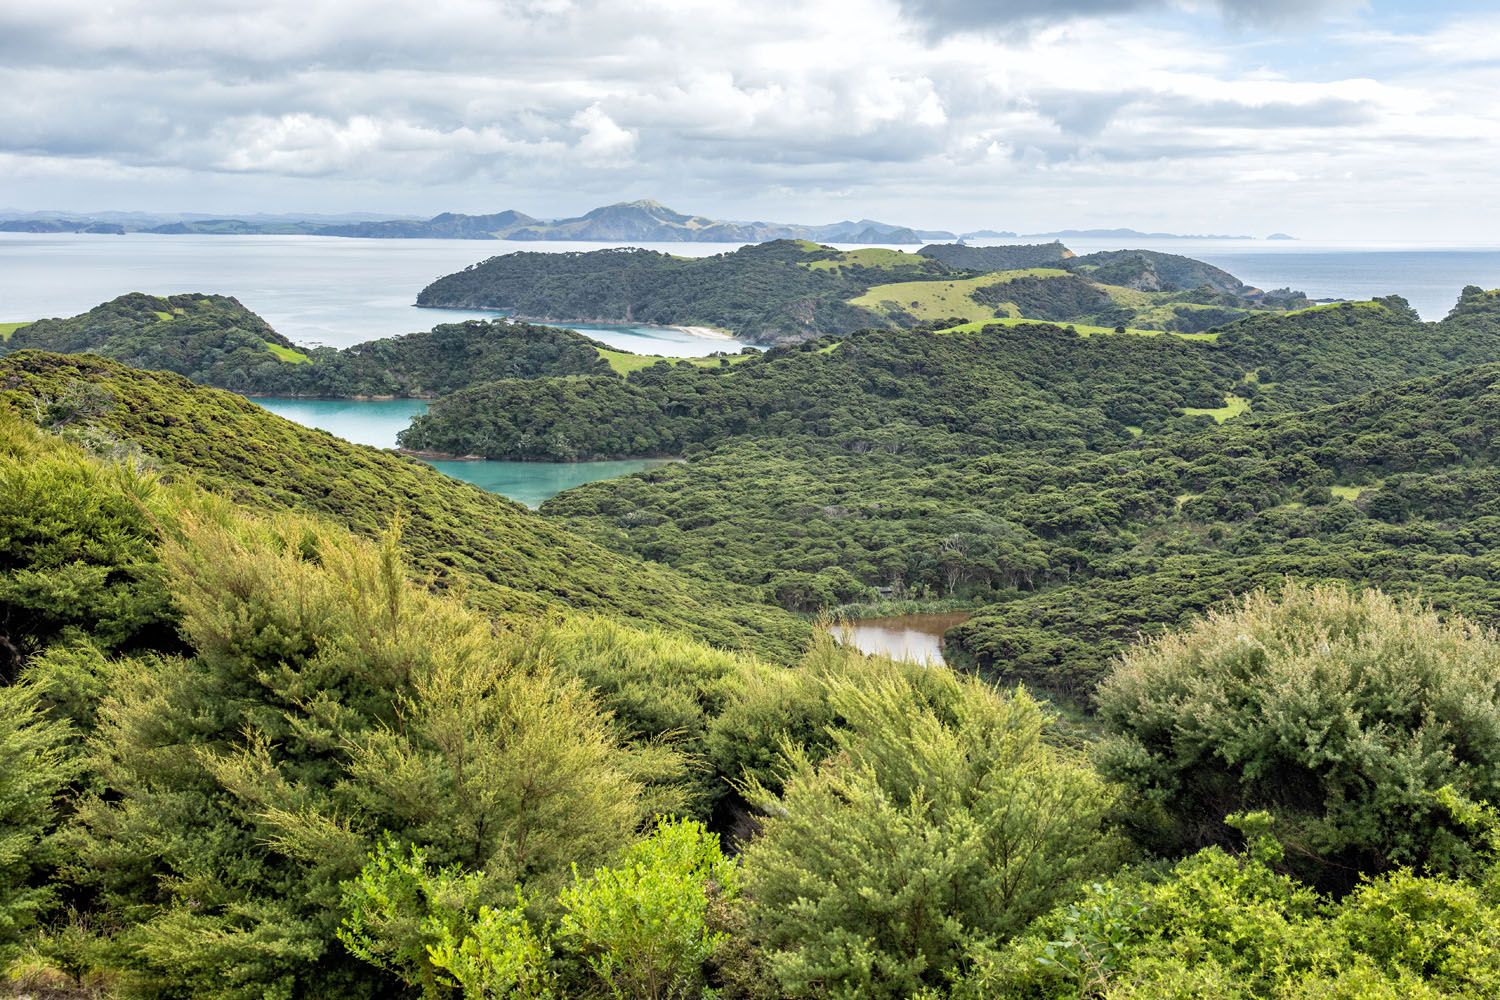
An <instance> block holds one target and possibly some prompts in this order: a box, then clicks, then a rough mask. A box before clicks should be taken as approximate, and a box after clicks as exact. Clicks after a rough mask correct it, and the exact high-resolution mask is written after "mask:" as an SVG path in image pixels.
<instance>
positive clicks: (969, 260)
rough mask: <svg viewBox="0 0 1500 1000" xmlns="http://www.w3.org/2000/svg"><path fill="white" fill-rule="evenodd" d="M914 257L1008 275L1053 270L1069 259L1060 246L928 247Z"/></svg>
mask: <svg viewBox="0 0 1500 1000" xmlns="http://www.w3.org/2000/svg"><path fill="white" fill-rule="evenodd" d="M917 253H919V254H921V255H922V256H923V257H931V258H932V259H933V260H936V261H941V262H942V263H944V264H947V265H948V266H949V267H951V268H953V269H955V270H958V271H1011V270H1016V269H1019V268H1027V267H1056V266H1058V264H1059V262H1060V261H1064V260H1067V259H1068V258H1070V257H1072V256H1073V251H1071V250H1069V249H1068V248H1067V247H1065V246H1063V245H1062V244H1061V243H1036V244H1032V245H1030V246H995V247H974V246H969V245H967V244H964V243H929V244H928V245H927V246H924V247H923V248H922V249H920V250H918V251H917Z"/></svg>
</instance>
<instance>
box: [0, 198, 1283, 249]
mask: <svg viewBox="0 0 1500 1000" xmlns="http://www.w3.org/2000/svg"><path fill="white" fill-rule="evenodd" d="M0 232H12V233H16V232H19V233H100V234H117V235H123V234H125V233H158V234H163V235H172V236H178V235H184V234H196V235H206V236H287V235H299V234H300V235H307V236H350V237H360V238H363V239H425V240H522V241H544V240H573V241H578V242H585V243H590V242H598V243H628V242H634V243H765V242H768V241H770V240H812V241H814V242H817V243H859V244H872V243H882V244H887V245H890V244H913V243H927V242H932V241H951V240H956V239H959V238H960V237H958V236H955V235H954V234H953V233H950V232H947V231H946V230H942V229H913V228H911V227H909V226H897V225H892V224H890V223H887V222H876V221H875V220H873V219H860V220H858V221H849V220H845V221H843V222H834V223H831V224H829V225H825V226H809V225H802V224H799V223H788V222H734V221H726V220H724V219H711V218H708V217H707V216H702V215H686V214H684V213H682V212H677V211H674V210H672V209H670V208H668V207H667V206H665V205H663V204H661V203H660V202H656V201H646V200H642V201H623V202H619V203H618V204H614V205H605V206H603V207H601V208H596V209H594V210H593V211H591V212H585V213H584V214H583V215H580V216H577V217H575V218H569V219H539V218H536V217H535V216H531V215H527V214H526V213H525V212H518V211H516V210H514V209H509V210H506V211H504V212H496V213H494V214H493V215H464V214H462V213H459V212H444V213H442V214H441V215H435V216H433V217H432V218H430V219H414V218H399V217H393V216H379V215H373V214H368V213H352V214H349V215H344V216H332V215H303V216H298V215H289V214H275V215H270V214H264V215H246V216H236V217H217V218H216V217H213V216H207V215H191V214H183V215H177V216H167V215H151V214H149V213H144V212H96V213H91V214H70V213H64V212H5V211H0ZM1015 235H1016V234H1015V233H1013V232H1009V231H1002V230H995V229H978V230H974V231H972V232H967V233H964V234H963V235H962V238H963V239H978V240H987V239H1009V238H1011V237H1014V236H1015ZM1028 235H1031V236H1036V237H1045V238H1047V239H1068V238H1075V239H1109V240H1248V239H1253V238H1254V237H1251V236H1222V235H1205V236H1185V235H1180V234H1178V233H1143V232H1140V231H1139V230H1135V229H1062V230H1059V231H1057V232H1053V233H1031V234H1028ZM1268 238H1269V239H1274V240H1289V239H1292V237H1290V236H1287V235H1286V234H1285V233H1276V234H1275V235H1273V236H1270V237H1268Z"/></svg>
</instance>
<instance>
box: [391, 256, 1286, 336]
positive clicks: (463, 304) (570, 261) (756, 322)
mask: <svg viewBox="0 0 1500 1000" xmlns="http://www.w3.org/2000/svg"><path fill="white" fill-rule="evenodd" d="M1028 261H1031V262H1036V263H1035V264H1034V265H1028V266H1025V267H1019V268H1018V267H1016V266H1015V265H1017V264H1025V263H1026V262H1028ZM997 263H998V264H1001V265H1004V267H1003V268H1002V269H999V270H996V269H994V268H992V267H991V265H993V264H997ZM1114 278H1118V279H1119V280H1121V281H1125V282H1128V284H1120V285H1116V284H1111V283H1110V282H1109V281H1108V280H1105V279H1114ZM1147 286H1149V287H1147ZM417 304H418V305H423V306H442V307H449V308H467V309H509V310H512V311H513V312H515V313H516V314H518V315H521V316H525V317H528V318H532V319H540V320H547V321H556V322H569V321H574V322H585V321H605V322H637V323H660V324H666V325H674V324H681V325H694V326H715V327H721V328H723V329H727V330H730V331H732V332H733V333H735V334H736V335H737V336H739V337H741V338H743V339H746V340H749V341H752V342H755V343H761V344H783V343H793V342H797V341H801V340H807V339H812V338H815V337H818V336H823V335H828V334H843V333H848V332H851V331H853V330H857V329H864V328H868V327H880V326H915V325H918V324H921V323H933V322H937V321H940V320H945V319H952V320H956V321H967V322H983V321H985V320H990V319H1009V320H1034V319H1042V320H1050V321H1056V322H1067V323H1076V324H1079V325H1082V326H1093V327H1100V328H1105V329H1114V328H1115V327H1117V326H1122V327H1125V328H1127V329H1141V330H1148V331H1159V332H1177V333H1201V332H1204V331H1206V330H1208V329H1211V328H1213V327H1215V326H1218V325H1221V324H1223V323H1227V322H1231V321H1233V320H1235V319H1240V318H1242V317H1244V316H1247V315H1250V314H1251V313H1252V312H1255V311H1264V310H1282V309H1286V308H1288V307H1296V306H1303V305H1308V304H1310V303H1308V302H1307V300H1306V299H1305V298H1303V297H1301V296H1300V295H1296V294H1294V293H1288V294H1286V295H1284V296H1266V295H1264V294H1263V293H1261V292H1260V291H1259V290H1257V289H1251V288H1248V287H1247V286H1245V285H1243V284H1242V283H1240V282H1239V281H1238V280H1237V279H1235V278H1234V277H1233V276H1232V275H1228V274H1226V273H1225V272H1222V271H1219V270H1218V269H1217V268H1212V267H1210V266H1209V265H1207V264H1203V263H1201V262H1199V261H1193V260H1190V259H1188V258H1185V257H1174V256H1172V255H1170V254H1153V253H1151V252H1149V251H1130V252H1128V253H1126V254H1125V255H1123V256H1113V257H1112V256H1109V255H1104V256H1100V255H1091V257H1090V259H1089V260H1088V262H1087V263H1085V264H1082V265H1080V264H1079V263H1078V261H1077V260H1073V259H1071V251H1069V250H1067V248H1066V247H1063V246H1062V245H1061V244H1047V245H1041V246H1032V247H966V246H961V245H929V246H926V247H924V248H923V249H922V250H921V251H919V252H918V253H917V254H907V253H904V252H901V251H897V250H891V249H887V248H879V247H870V248H864V249H859V250H850V251H839V250H836V249H834V248H832V247H828V246H821V245H819V244H816V243H810V242H806V241H792V240H780V241H774V242H770V243H764V244H759V245H756V246H749V247H744V248H743V249H740V250H737V251H735V252H733V253H727V254H718V255H716V256H713V257H703V258H679V257H675V256H672V255H669V254H663V253H657V252H654V251H647V250H638V249H618V250H598V251H591V252H572V253H564V254H538V253H511V254H505V255H502V256H499V257H492V258H490V259H489V260H486V261H482V262H481V263H478V264H475V265H473V266H471V267H469V268H466V269H464V270H463V271H460V272H457V273H455V274H450V275H446V276H444V277H442V278H439V279H438V280H437V281H434V282H433V283H432V284H430V285H428V286H427V287H426V288H424V289H423V290H422V292H421V293H420V294H419V295H418V296H417Z"/></svg>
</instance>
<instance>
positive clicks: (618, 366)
mask: <svg viewBox="0 0 1500 1000" xmlns="http://www.w3.org/2000/svg"><path fill="white" fill-rule="evenodd" d="M594 350H596V351H598V352H599V356H600V357H601V358H603V359H604V360H605V361H608V362H609V366H610V367H611V368H613V369H614V371H615V374H617V375H629V374H630V373H631V372H638V371H640V370H641V369H642V368H650V367H651V366H652V365H654V364H656V363H657V362H658V361H665V362H667V363H668V364H687V365H696V366H697V367H699V368H716V367H718V364H719V359H718V358H669V357H667V356H666V355H663V354H631V353H630V352H629V351H612V350H610V349H609V348H607V347H596V348H594ZM754 356H755V355H753V354H731V355H729V363H730V364H732V365H737V364H739V363H740V362H741V361H748V360H749V359H750V358H753V357H754Z"/></svg>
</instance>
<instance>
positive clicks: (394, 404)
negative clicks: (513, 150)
mask: <svg viewBox="0 0 1500 1000" xmlns="http://www.w3.org/2000/svg"><path fill="white" fill-rule="evenodd" d="M252 402H254V403H258V404H259V405H261V406H264V407H265V408H266V409H268V410H270V411H271V412H272V413H275V414H277V415H279V416H283V417H286V418H287V419H288V420H291V421H293V422H295V423H299V424H302V425H303V426H304V427H317V428H320V429H322V430H325V431H328V432H329V433H330V434H336V435H338V436H339V437H341V438H343V439H344V440H345V441H353V442H354V443H355V444H367V445H370V446H371V447H375V448H394V447H395V446H396V435H397V434H399V433H400V432H401V431H403V430H405V429H406V426H407V424H409V423H411V418H412V417H414V416H416V415H417V414H419V413H426V412H427V402H426V401H425V400H421V399H369V400H355V399H290V398H284V397H274V398H261V399H254V400H252ZM669 461H671V460H670V459H664V458H627V459H620V460H617V461H608V462H491V461H480V462H430V463H429V464H430V465H432V467H433V468H435V469H437V470H438V471H440V472H442V473H444V474H446V475H449V476H452V477H453V478H454V479H462V480H463V481H464V482H466V483H473V484H474V485H475V486H477V487H479V488H480V489H482V490H488V491H489V492H491V493H499V494H500V495H501V496H507V497H510V498H511V499H512V500H515V501H517V502H519V503H523V504H525V505H526V506H528V507H536V506H539V505H540V504H541V503H542V501H544V500H546V499H548V498H549V497H553V496H556V495H557V494H559V493H561V492H562V491H563V490H570V489H572V488H573V487H575V486H582V485H583V484H584V483H591V482H593V481H594V480H596V479H613V478H615V477H616V476H628V475H630V474H631V473H633V472H644V471H645V470H647V469H654V468H656V467H657V466H660V465H665V464H667V463H668V462H669Z"/></svg>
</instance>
